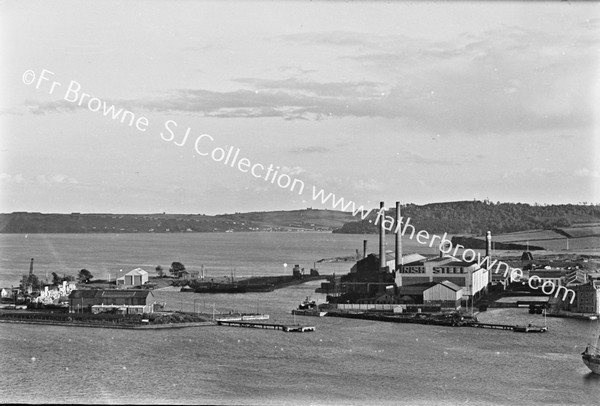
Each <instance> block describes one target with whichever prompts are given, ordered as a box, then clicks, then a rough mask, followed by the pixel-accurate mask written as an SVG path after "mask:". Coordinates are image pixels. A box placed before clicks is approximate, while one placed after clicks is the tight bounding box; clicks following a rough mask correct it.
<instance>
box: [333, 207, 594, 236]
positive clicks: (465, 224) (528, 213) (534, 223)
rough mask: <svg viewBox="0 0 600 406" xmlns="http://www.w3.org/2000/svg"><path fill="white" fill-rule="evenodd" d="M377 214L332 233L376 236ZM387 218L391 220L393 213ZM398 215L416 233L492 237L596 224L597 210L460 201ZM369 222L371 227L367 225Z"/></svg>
mask: <svg viewBox="0 0 600 406" xmlns="http://www.w3.org/2000/svg"><path fill="white" fill-rule="evenodd" d="M376 214H377V212H376V211H375V210H374V211H373V212H372V213H371V214H370V216H369V217H367V218H366V219H365V220H364V221H355V222H349V223H346V224H344V225H343V226H342V227H340V228H339V229H337V230H335V231H334V232H337V233H347V234H365V233H366V234H369V233H377V227H376V226H375V225H373V223H374V220H375V218H376ZM387 215H390V216H394V215H395V209H392V210H390V211H389V212H388V213H387ZM401 215H402V216H403V217H404V219H405V220H406V219H407V218H410V224H412V225H413V226H415V228H416V229H417V230H427V231H429V232H431V233H445V232H447V233H448V234H477V235H481V234H484V233H485V232H486V231H488V230H489V231H491V232H492V233H493V234H500V233H512V232H515V231H525V230H539V229H546V230H552V229H561V228H566V227H571V226H573V225H575V224H583V223H598V222H600V206H587V205H574V204H563V205H546V206H540V205H533V206H532V205H529V204H522V203H492V202H487V201H486V202H482V201H460V202H448V203H431V204H425V205H422V206H419V205H415V204H407V205H404V206H402V207H401ZM369 220H371V223H369Z"/></svg>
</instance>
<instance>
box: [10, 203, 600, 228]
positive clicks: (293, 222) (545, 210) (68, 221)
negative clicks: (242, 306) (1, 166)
mask: <svg viewBox="0 0 600 406" xmlns="http://www.w3.org/2000/svg"><path fill="white" fill-rule="evenodd" d="M376 214H377V209H373V212H372V213H371V214H370V216H369V217H368V218H367V219H365V220H364V221H356V220H357V218H359V217H354V216H352V214H351V213H347V212H341V211H333V210H314V209H304V210H291V211H270V212H251V213H234V214H222V215H216V216H207V215H203V214H111V213H97V214H84V213H72V214H43V213H27V212H15V213H10V214H0V233H22V234H25V233H148V232H154V233H169V232H227V231H231V232H238V231H309V230H310V231H333V232H336V233H347V234H369V233H377V227H376V226H374V225H373V224H372V223H369V221H368V220H371V221H372V222H373V221H374V220H375V217H376ZM387 214H388V215H392V216H393V215H394V210H390V211H389V212H387ZM402 216H403V217H404V218H405V219H406V218H408V217H410V223H411V224H412V225H413V226H415V228H416V229H417V230H427V231H429V232H430V233H439V234H443V233H445V232H447V233H448V234H476V235H481V234H484V233H485V231H487V230H490V231H492V233H494V234H500V233H512V232H517V231H525V230H539V229H546V230H561V229H564V228H567V227H571V226H573V225H579V224H585V223H587V224H589V223H600V206H585V205H572V204H567V205H549V206H538V205H533V206H531V205H529V204H521V203H498V204H495V203H491V202H481V201H462V202H448V203H432V204H426V205H415V204H407V205H404V206H402ZM558 232H559V233H560V231H558ZM569 232H571V231H569ZM586 233H587V231H586Z"/></svg>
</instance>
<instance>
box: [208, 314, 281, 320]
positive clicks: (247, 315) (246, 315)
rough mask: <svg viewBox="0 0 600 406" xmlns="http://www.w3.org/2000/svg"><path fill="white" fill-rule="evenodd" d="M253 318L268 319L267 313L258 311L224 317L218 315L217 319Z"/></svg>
mask: <svg viewBox="0 0 600 406" xmlns="http://www.w3.org/2000/svg"><path fill="white" fill-rule="evenodd" d="M254 320H269V315H268V314H259V313H242V314H235V315H230V316H225V317H219V318H218V319H217V321H254Z"/></svg>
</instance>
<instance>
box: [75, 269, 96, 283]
mask: <svg viewBox="0 0 600 406" xmlns="http://www.w3.org/2000/svg"><path fill="white" fill-rule="evenodd" d="M93 277H94V276H93V275H92V274H91V272H90V271H88V270H87V269H82V270H81V271H79V273H78V274H77V279H78V280H79V282H84V283H89V282H90V279H92V278H93Z"/></svg>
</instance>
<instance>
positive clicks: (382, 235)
mask: <svg viewBox="0 0 600 406" xmlns="http://www.w3.org/2000/svg"><path fill="white" fill-rule="evenodd" d="M383 204H384V203H383V202H380V203H379V212H380V213H381V214H382V216H381V217H383ZM385 265H386V260H385V228H384V227H383V218H380V221H379V269H383V268H385Z"/></svg>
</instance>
